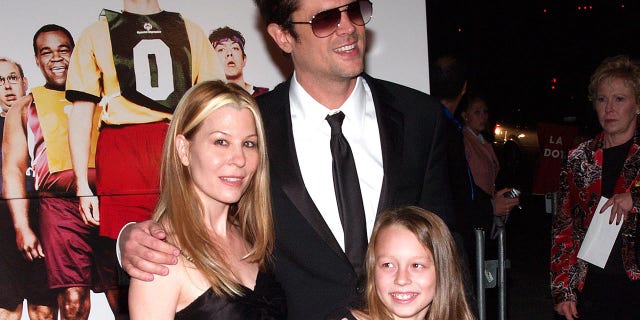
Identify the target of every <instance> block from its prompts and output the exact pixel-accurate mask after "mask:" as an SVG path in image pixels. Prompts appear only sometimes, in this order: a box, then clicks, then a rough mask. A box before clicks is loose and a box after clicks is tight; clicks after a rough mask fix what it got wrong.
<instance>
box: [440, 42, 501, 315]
mask: <svg viewBox="0 0 640 320" xmlns="http://www.w3.org/2000/svg"><path fill="white" fill-rule="evenodd" d="M466 69H467V68H466V64H465V63H464V61H463V60H462V59H461V58H460V57H457V56H455V55H453V54H445V55H442V56H440V57H438V58H437V59H435V61H434V62H433V63H432V64H431V65H430V67H429V71H430V80H431V95H433V96H434V97H436V98H438V99H439V100H440V104H441V105H442V109H443V111H444V114H445V115H446V117H447V120H448V121H446V126H445V130H446V133H447V134H446V137H447V165H448V169H449V182H450V185H451V196H452V199H453V210H454V214H455V215H456V221H457V226H455V227H453V228H452V230H455V231H456V232H454V234H453V236H454V238H455V237H461V240H457V243H458V244H459V250H458V252H460V253H462V258H463V263H464V266H465V270H464V271H463V275H464V276H465V278H464V280H465V290H466V294H467V302H468V303H469V305H470V306H471V309H472V311H473V312H474V314H477V301H476V299H475V294H474V290H473V288H474V283H476V282H475V281H472V279H473V277H472V276H471V271H473V270H475V257H476V255H475V248H476V246H475V232H474V230H475V228H474V227H475V225H474V223H475V222H476V221H475V220H476V219H474V215H477V214H478V210H477V209H476V208H477V205H486V203H485V202H487V201H489V199H487V198H479V199H476V198H477V197H476V195H475V190H474V184H473V177H472V175H471V169H470V168H469V164H468V163H467V157H466V154H465V151H464V141H463V136H462V124H461V123H460V122H459V121H458V120H457V119H456V118H455V117H454V115H455V114H456V111H457V109H458V106H459V105H460V103H461V102H462V100H463V98H464V96H465V94H466V92H467V78H466V76H467V70H466ZM476 201H477V203H476ZM489 205H491V204H490V203H489ZM460 243H461V245H460Z"/></svg>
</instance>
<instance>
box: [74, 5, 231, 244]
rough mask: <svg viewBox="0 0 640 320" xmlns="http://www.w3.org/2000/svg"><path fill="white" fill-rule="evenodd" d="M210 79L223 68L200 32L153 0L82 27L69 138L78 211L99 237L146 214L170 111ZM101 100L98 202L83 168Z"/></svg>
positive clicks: (152, 204)
mask: <svg viewBox="0 0 640 320" xmlns="http://www.w3.org/2000/svg"><path fill="white" fill-rule="evenodd" d="M211 79H224V73H223V71H222V68H221V66H220V65H219V62H218V61H217V59H216V57H215V55H214V52H213V50H212V48H211V45H210V44H209V42H208V39H207V38H206V37H205V35H204V33H203V31H202V29H200V28H199V27H198V26H196V25H195V24H193V23H192V22H190V21H188V20H185V19H183V18H182V17H181V16H180V14H178V13H173V12H166V11H162V10H160V7H159V5H158V3H157V1H156V0H146V1H144V0H125V1H124V12H122V13H118V12H113V11H107V10H105V11H103V19H101V20H100V21H98V22H96V23H94V24H92V25H91V26H89V27H88V28H87V29H85V30H84V31H83V33H82V34H81V36H80V38H79V40H78V43H77V45H76V48H75V50H74V52H73V54H72V57H71V63H70V66H69V74H68V80H67V93H66V97H67V99H68V100H69V101H71V102H73V108H72V111H71V115H70V119H69V121H70V130H69V139H70V144H71V157H72V161H73V167H74V171H75V175H76V179H77V195H78V196H80V197H81V198H80V210H81V211H82V212H81V213H82V214H84V215H85V218H86V220H87V221H88V222H90V223H94V224H99V225H100V234H101V235H104V236H107V237H110V238H114V239H115V238H116V237H117V235H118V232H119V231H120V229H121V228H122V226H123V225H124V224H126V223H128V222H131V221H142V220H146V219H149V218H150V217H151V214H152V213H153V210H154V209H155V205H156V202H157V199H158V190H159V172H160V171H159V167H160V157H161V152H162V146H163V142H164V138H165V133H166V130H167V128H168V125H169V121H170V120H171V116H172V113H173V109H174V108H175V106H176V105H177V103H178V101H179V99H180V98H181V97H182V95H183V94H184V92H186V90H188V89H189V88H190V87H191V86H192V85H194V84H195V83H197V82H200V81H204V80H211ZM102 99H104V101H103V104H104V106H105V110H104V112H103V114H102V118H101V120H102V123H101V127H100V136H99V138H98V145H97V150H96V192H97V195H98V196H99V202H98V198H97V197H95V196H94V195H95V193H94V191H93V190H92V189H91V187H90V185H89V183H88V179H87V176H88V174H87V167H88V160H89V157H88V155H89V150H90V143H89V137H90V134H89V133H90V130H91V127H92V122H91V117H92V116H93V113H94V109H95V106H96V105H97V104H98V102H100V101H101V100H102ZM98 203H99V207H98Z"/></svg>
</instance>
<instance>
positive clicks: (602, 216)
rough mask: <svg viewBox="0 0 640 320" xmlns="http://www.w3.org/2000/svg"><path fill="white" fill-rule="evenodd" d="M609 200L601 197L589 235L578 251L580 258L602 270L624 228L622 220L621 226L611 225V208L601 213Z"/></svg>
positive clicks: (588, 231)
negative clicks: (621, 229)
mask: <svg viewBox="0 0 640 320" xmlns="http://www.w3.org/2000/svg"><path fill="white" fill-rule="evenodd" d="M607 200H609V199H607V198H605V197H601V198H600V203H598V207H597V208H596V212H595V213H594V214H593V219H592V220H591V224H589V229H588V230H587V234H586V235H585V237H584V240H583V241H582V246H581V247H580V251H578V258H580V259H582V260H584V261H587V262H589V263H592V264H594V265H596V266H598V267H600V268H604V266H605V265H606V264H607V260H608V259H609V255H610V254H611V249H612V248H613V244H614V243H615V242H616V238H617V237H618V233H619V232H620V228H621V227H622V222H623V221H622V220H620V224H616V222H615V221H614V222H613V223H612V224H609V218H610V217H611V208H612V206H611V207H609V208H607V210H606V211H605V212H603V213H599V212H600V209H601V208H602V206H603V205H604V204H605V202H607Z"/></svg>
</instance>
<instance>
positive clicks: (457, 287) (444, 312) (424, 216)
mask: <svg viewBox="0 0 640 320" xmlns="http://www.w3.org/2000/svg"><path fill="white" fill-rule="evenodd" d="M398 225H399V226H402V227H404V228H406V229H407V230H409V231H410V232H411V233H413V234H414V235H415V236H416V238H417V239H418V241H419V242H420V243H421V244H422V245H423V246H424V247H425V248H426V249H428V250H429V251H431V254H432V255H433V261H434V264H435V267H436V282H437V283H436V292H435V295H434V297H433V301H432V302H431V306H430V307H429V311H428V312H427V316H426V319H428V320H472V319H474V317H473V315H472V313H471V311H470V309H469V306H468V304H467V300H466V298H465V295H464V288H463V283H462V271H461V267H460V258H459V256H458V253H457V251H456V245H455V242H454V240H453V237H452V236H451V233H450V232H449V229H448V228H447V226H446V225H445V223H444V222H443V221H442V219H440V218H439V217H438V216H436V215H435V214H433V213H432V212H430V211H427V210H424V209H422V208H418V207H413V206H408V207H402V208H398V209H389V210H385V211H384V212H382V213H381V214H380V216H378V218H377V220H376V224H375V226H374V227H373V233H372V234H371V241H370V242H369V248H368V250H367V255H366V257H365V268H366V272H367V288H366V300H367V308H368V313H369V315H370V316H371V319H372V320H382V319H384V320H386V319H393V315H392V314H391V312H389V310H388V309H387V308H386V307H385V305H384V304H383V303H382V301H381V300H380V297H378V294H377V287H376V283H375V267H376V256H375V251H376V241H377V238H378V234H379V233H380V231H381V230H383V229H384V228H387V227H390V226H398Z"/></svg>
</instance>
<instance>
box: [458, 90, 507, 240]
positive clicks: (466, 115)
mask: <svg viewBox="0 0 640 320" xmlns="http://www.w3.org/2000/svg"><path fill="white" fill-rule="evenodd" d="M460 116H461V118H462V122H463V129H462V135H463V137H464V150H465V153H466V157H467V161H468V163H469V168H470V169H471V175H472V177H473V182H474V184H475V187H474V191H475V197H476V200H475V202H476V203H480V202H483V203H484V205H482V206H479V207H480V208H479V210H477V212H476V214H475V215H472V216H471V217H470V218H471V219H472V220H473V221H474V222H473V225H474V226H476V227H483V228H484V229H485V230H491V226H492V223H493V221H494V216H495V217H499V218H501V219H502V220H506V218H507V217H508V215H509V213H510V212H511V210H512V209H513V208H514V207H516V206H517V205H519V204H520V198H519V197H515V198H507V197H505V193H507V192H510V191H511V189H512V188H503V189H501V190H498V191H496V185H495V184H496V178H497V177H498V171H499V170H500V163H499V161H498V157H497V156H496V153H495V151H494V150H493V145H492V144H491V142H489V141H487V140H486V139H485V137H484V136H483V132H484V131H485V130H487V126H488V123H489V109H488V107H487V103H486V101H485V99H484V98H483V97H481V96H479V95H473V94H470V95H469V96H468V99H467V104H465V105H464V106H463V107H462V108H461V110H460ZM482 199H490V201H482Z"/></svg>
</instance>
